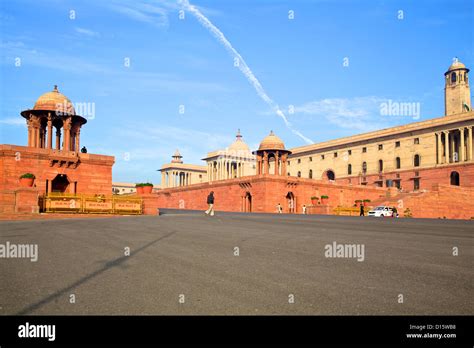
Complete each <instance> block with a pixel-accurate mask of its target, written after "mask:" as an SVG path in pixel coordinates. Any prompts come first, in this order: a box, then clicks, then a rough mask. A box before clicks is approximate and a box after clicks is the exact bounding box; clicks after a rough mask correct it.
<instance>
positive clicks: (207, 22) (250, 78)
mask: <svg viewBox="0 0 474 348" xmlns="http://www.w3.org/2000/svg"><path fill="white" fill-rule="evenodd" d="M178 3H180V4H182V5H183V7H184V8H185V9H186V10H187V11H189V12H190V13H192V14H193V15H194V16H195V17H196V18H197V20H198V21H199V23H201V25H202V26H203V27H204V28H206V29H207V30H209V31H210V32H211V34H212V35H214V37H215V38H216V39H217V40H218V41H219V42H220V43H221V44H222V45H224V47H225V49H226V50H227V51H228V52H229V53H230V54H231V55H232V56H233V57H234V59H235V58H237V61H238V63H239V64H238V68H239V70H240V71H241V72H242V73H243V74H244V75H245V77H246V78H247V80H248V81H249V82H250V83H251V84H252V86H253V87H254V88H255V90H256V91H257V94H258V96H259V97H260V98H261V99H262V100H263V101H264V102H265V103H267V104H268V105H269V106H270V107H271V108H272V110H273V111H274V112H275V113H276V114H277V115H278V116H279V117H281V118H282V119H283V122H285V125H286V127H288V129H289V130H291V132H292V133H293V134H296V135H297V136H299V137H300V138H301V139H303V140H304V141H305V142H306V143H308V144H312V143H313V141H312V140H311V139H309V138H307V137H305V136H304V135H303V134H301V133H300V132H299V131H298V130H296V129H294V128H293V126H292V125H291V123H290V122H289V121H288V119H287V118H286V116H285V114H284V113H283V111H282V110H281V109H280V107H279V106H278V104H276V103H275V102H274V101H273V100H272V99H271V98H270V97H269V96H268V94H267V92H265V90H264V89H263V87H262V85H261V84H260V82H259V81H258V79H257V78H256V77H255V75H254V74H253V72H252V70H250V68H249V66H248V65H247V63H246V62H245V60H244V58H242V56H241V55H240V53H239V52H237V50H236V49H235V48H234V47H233V46H232V44H231V43H230V42H229V40H227V38H226V37H225V36H224V34H223V33H222V32H221V31H220V30H219V28H217V27H216V26H215V25H214V24H212V23H211V21H210V20H209V19H208V18H207V17H206V16H204V15H203V14H202V13H201V11H199V9H198V8H196V7H195V6H194V5H191V4H190V3H189V1H188V0H178Z"/></svg>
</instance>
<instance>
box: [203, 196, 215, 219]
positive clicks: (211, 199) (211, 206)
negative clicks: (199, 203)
mask: <svg viewBox="0 0 474 348" xmlns="http://www.w3.org/2000/svg"><path fill="white" fill-rule="evenodd" d="M207 204H209V208H208V209H207V210H206V212H205V213H206V215H210V216H214V191H211V193H209V195H208V196H207Z"/></svg>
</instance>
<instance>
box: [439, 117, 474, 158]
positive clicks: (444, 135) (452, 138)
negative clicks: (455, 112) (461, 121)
mask: <svg viewBox="0 0 474 348" xmlns="http://www.w3.org/2000/svg"><path fill="white" fill-rule="evenodd" d="M472 128H473V126H467V127H460V128H458V129H450V130H445V131H440V132H436V142H437V146H436V162H437V163H438V164H443V163H455V162H465V161H472V160H473V151H474V150H473V140H472V132H473V130H472Z"/></svg>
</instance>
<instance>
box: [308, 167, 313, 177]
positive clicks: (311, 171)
mask: <svg viewBox="0 0 474 348" xmlns="http://www.w3.org/2000/svg"><path fill="white" fill-rule="evenodd" d="M309 178H310V179H312V178H313V170H312V169H310V170H309Z"/></svg>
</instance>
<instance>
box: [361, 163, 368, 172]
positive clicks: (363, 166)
mask: <svg viewBox="0 0 474 348" xmlns="http://www.w3.org/2000/svg"><path fill="white" fill-rule="evenodd" d="M362 173H364V174H365V173H367V162H363V163H362Z"/></svg>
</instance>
